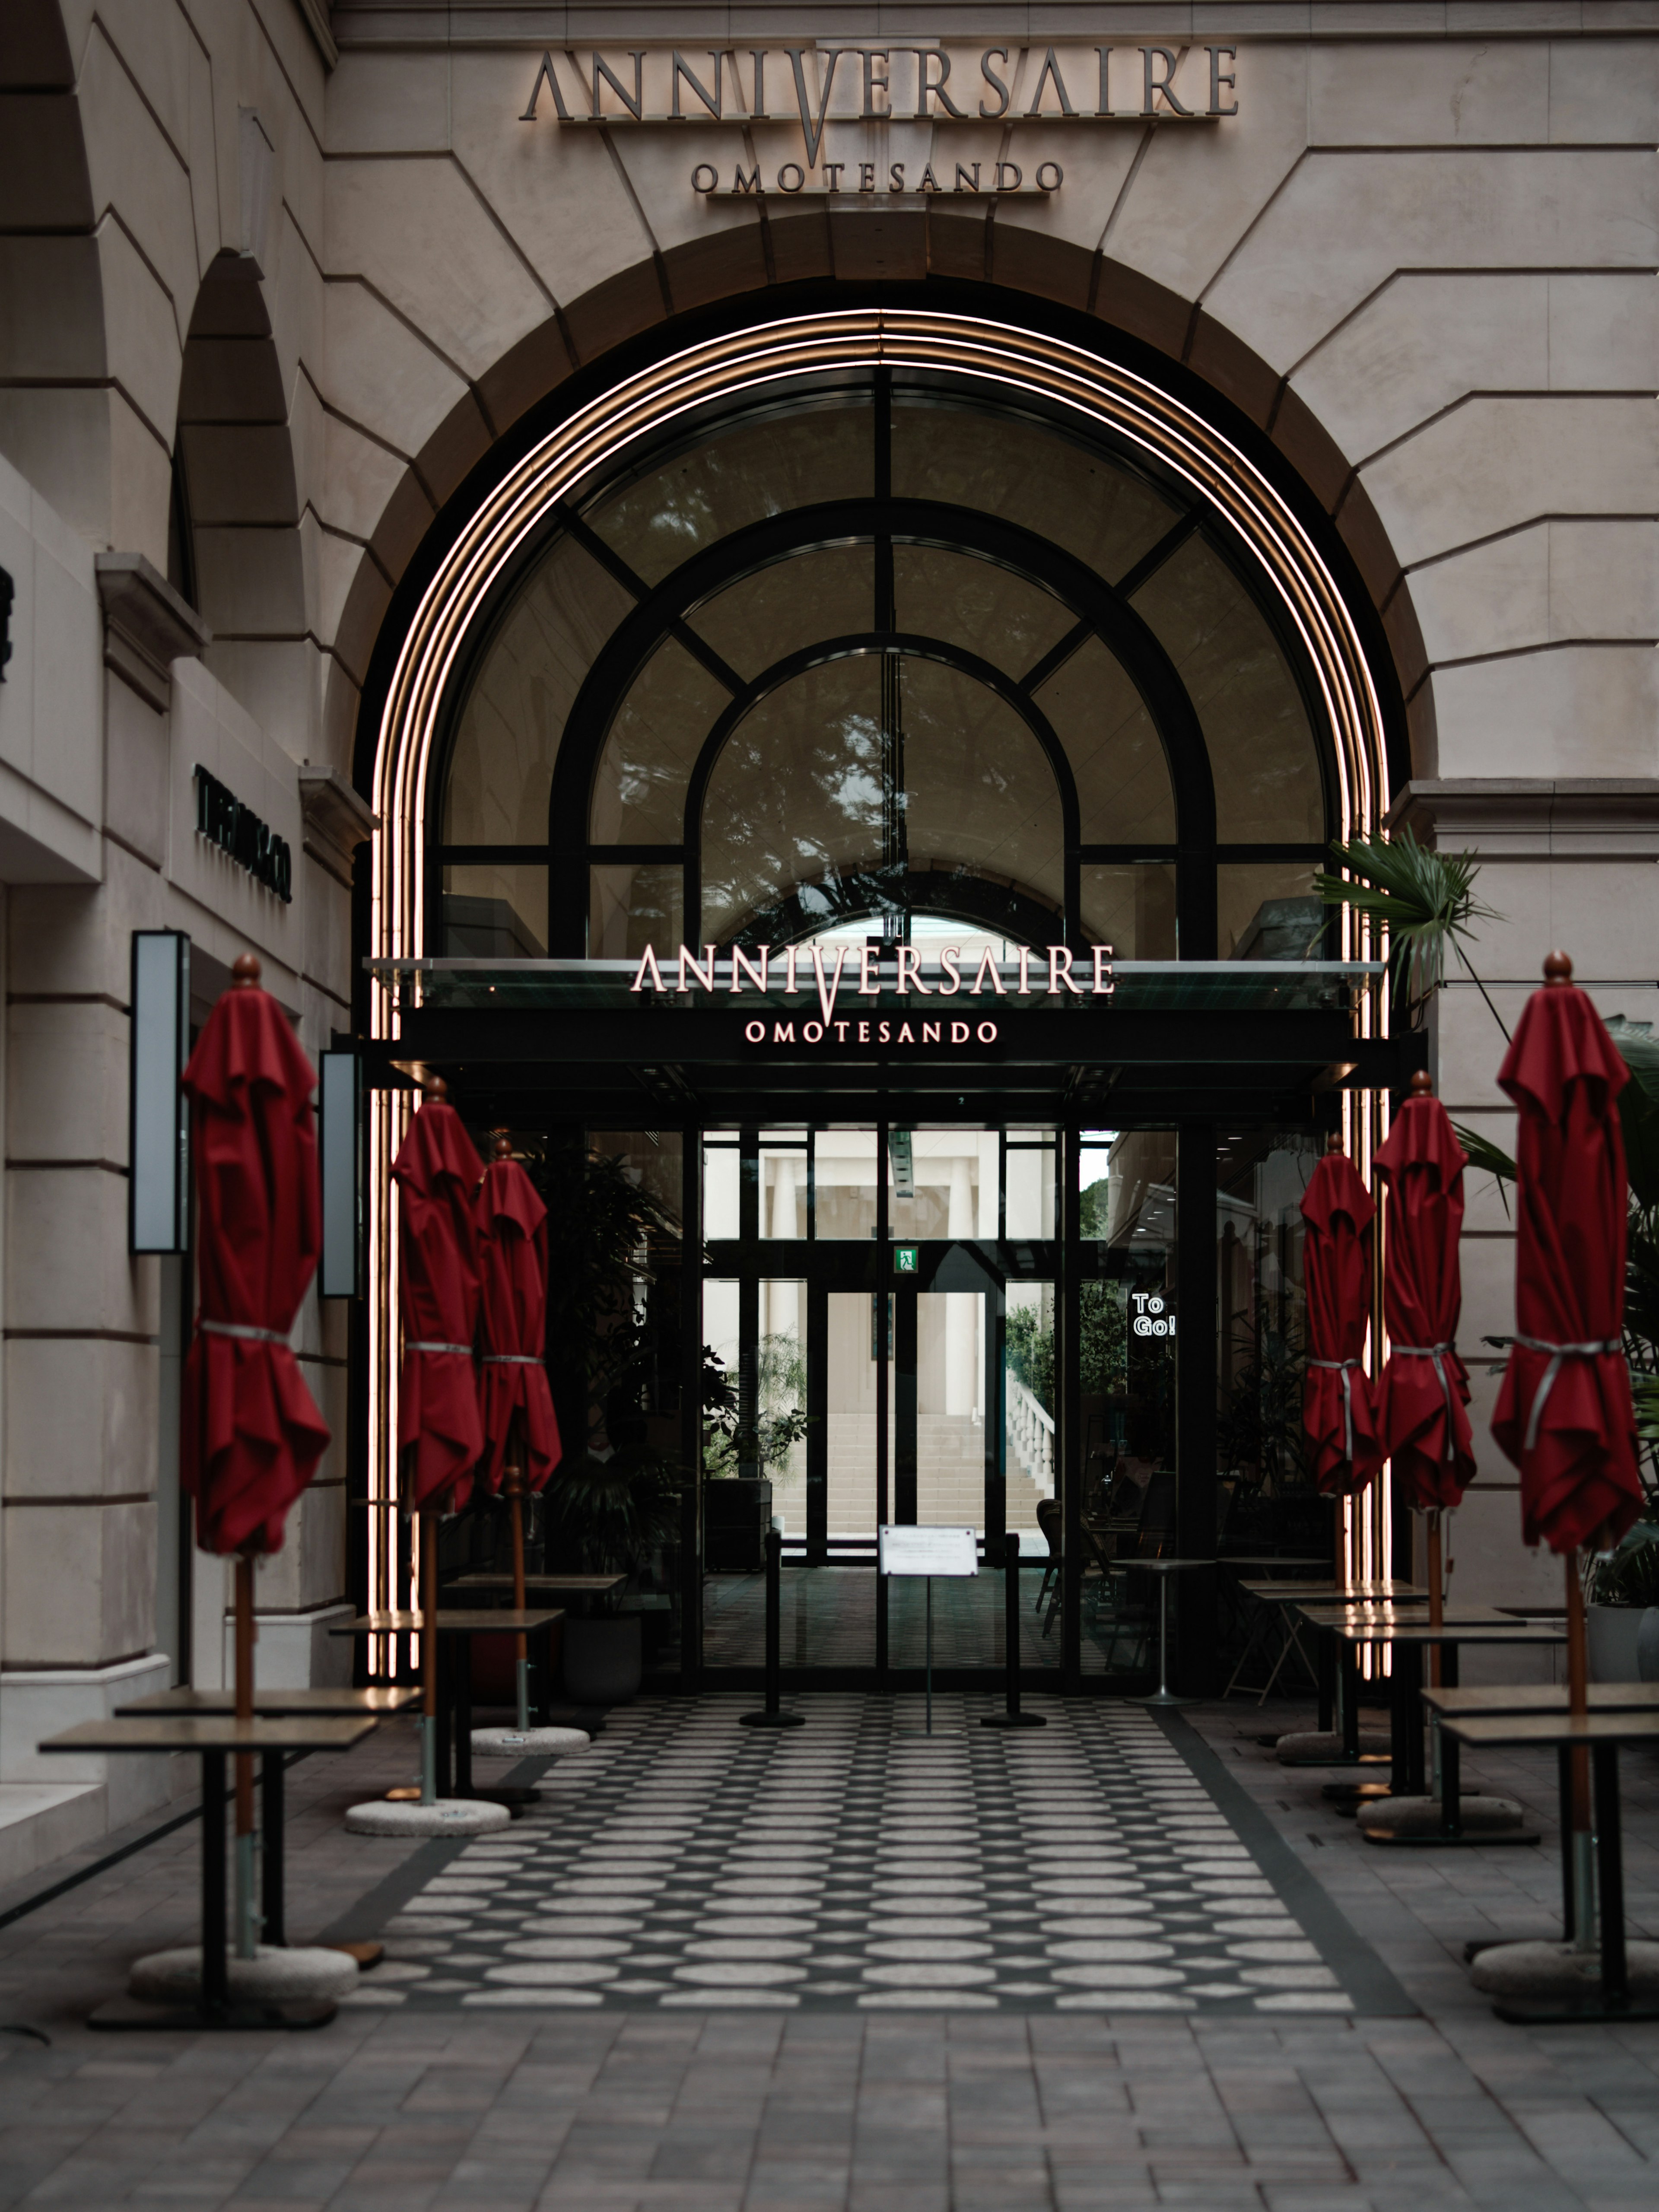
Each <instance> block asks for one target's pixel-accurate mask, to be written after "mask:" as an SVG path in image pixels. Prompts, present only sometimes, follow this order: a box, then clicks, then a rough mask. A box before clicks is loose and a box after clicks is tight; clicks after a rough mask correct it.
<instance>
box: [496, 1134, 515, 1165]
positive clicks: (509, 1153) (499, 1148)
mask: <svg viewBox="0 0 1659 2212" xmlns="http://www.w3.org/2000/svg"><path fill="white" fill-rule="evenodd" d="M512 1157H513V1139H512V1138H511V1137H509V1136H508V1135H507V1132H506V1130H505V1129H497V1130H496V1132H495V1158H497V1159H498V1160H510V1159H511V1158H512Z"/></svg>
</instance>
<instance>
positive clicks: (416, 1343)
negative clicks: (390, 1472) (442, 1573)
mask: <svg viewBox="0 0 1659 2212" xmlns="http://www.w3.org/2000/svg"><path fill="white" fill-rule="evenodd" d="M442 1093H443V1086H442V1085H441V1083H440V1082H434V1083H433V1084H432V1085H429V1086H428V1097H427V1100H426V1103H425V1104H424V1105H423V1106H422V1108H421V1110H420V1111H419V1113H418V1114H416V1116H415V1119H414V1120H413V1121H412V1122H410V1128H409V1134H408V1135H407V1136H406V1137H405V1138H404V1141H403V1145H402V1147H401V1149H400V1150H399V1152H398V1157H397V1158H396V1160H395V1161H394V1162H393V1163H392V1181H393V1182H395V1183H396V1184H397V1186H398V1196H399V1200H400V1206H399V1212H398V1231H399V1234H398V1291H399V1295H400V1297H401V1300H402V1305H403V1322H404V1358H403V1366H402V1368H401V1370H400V1371H399V1379H398V1449H399V1451H400V1452H401V1453H403V1455H404V1505H405V1506H406V1507H407V1508H408V1509H409V1510H410V1511H411V1512H416V1513H425V1512H434V1511H436V1512H459V1510H460V1509H461V1507H462V1506H464V1505H465V1504H466V1501H467V1499H468V1498H470V1497H471V1493H472V1470H473V1469H474V1468H476V1467H477V1464H478V1462H479V1461H480V1460H481V1459H482V1458H483V1449H484V1432H483V1420H482V1419H481V1417H480V1413H479V1408H478V1376H477V1368H476V1367H475V1366H474V1364H473V1356H472V1355H473V1338H474V1336H475V1335H476V1334H477V1326H478V1300H479V1295H480V1292H481V1290H482V1288H483V1268H482V1266H481V1262H480V1256H479V1251H478V1227H477V1220H476V1218H474V1215H473V1211H472V1208H473V1201H474V1199H475V1198H476V1196H477V1188H478V1184H479V1182H480V1180H481V1179H482V1177H483V1161H482V1160H481V1159H480V1158H478V1155H477V1152H475V1151H474V1150H473V1148H472V1139H471V1138H470V1137H469V1136H468V1135H467V1133H466V1130H465V1127H464V1126H463V1124H462V1121H461V1117H460V1115H459V1114H458V1113H457V1112H456V1111H455V1109H454V1108H453V1106H451V1105H449V1104H447V1103H446V1101H445V1099H444V1097H443V1095H442Z"/></svg>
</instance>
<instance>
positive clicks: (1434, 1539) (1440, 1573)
mask: <svg viewBox="0 0 1659 2212" xmlns="http://www.w3.org/2000/svg"><path fill="white" fill-rule="evenodd" d="M1424 1519H1425V1522H1427V1524H1428V1534H1429V1626H1430V1627H1431V1628H1442V1627H1443V1626H1445V1620H1446V1603H1445V1598H1446V1592H1445V1571H1444V1569H1443V1567H1442V1565H1441V1563H1440V1508H1439V1507H1438V1506H1437V1505H1431V1507H1430V1508H1429V1510H1428V1511H1427V1513H1426V1514H1425V1516H1424ZM1429 1682H1430V1685H1431V1687H1432V1688H1434V1689H1438V1688H1439V1687H1440V1646H1439V1645H1438V1644H1430V1646H1429Z"/></svg>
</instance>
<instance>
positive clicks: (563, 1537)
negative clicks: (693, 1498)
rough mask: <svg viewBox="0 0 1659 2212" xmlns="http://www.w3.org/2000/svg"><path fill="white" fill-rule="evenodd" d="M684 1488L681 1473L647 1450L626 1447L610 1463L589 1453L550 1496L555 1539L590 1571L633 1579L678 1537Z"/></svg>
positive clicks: (561, 1474) (562, 1473) (560, 1476)
mask: <svg viewBox="0 0 1659 2212" xmlns="http://www.w3.org/2000/svg"><path fill="white" fill-rule="evenodd" d="M680 1483H681V1473H680V1469H679V1468H678V1467H677V1466H676V1465H675V1464H674V1462H672V1461H671V1460H669V1459H667V1458H665V1456H664V1455H662V1454H661V1453H660V1452H654V1451H653V1450H652V1449H650V1448H649V1446H647V1445H645V1444H623V1445H621V1446H619V1447H618V1448H617V1449H616V1450H615V1451H613V1452H612V1453H611V1454H610V1455H609V1456H608V1457H602V1456H601V1455H599V1454H598V1453H596V1452H593V1451H586V1452H584V1453H583V1454H582V1455H581V1457H580V1459H578V1460H577V1461H576V1462H574V1465H566V1466H563V1467H562V1468H560V1469H559V1471H558V1473H557V1474H555V1476H554V1478H553V1480H552V1481H551V1482H550V1483H549V1485H548V1486H547V1489H546V1491H545V1492H544V1498H545V1513H546V1523H545V1525H546V1528H547V1534H548V1539H549V1541H550V1544H551V1545H552V1546H553V1547H554V1548H555V1550H556V1552H557V1553H558V1555H559V1556H560V1557H561V1558H563V1559H579V1560H580V1562H581V1568H582V1571H583V1572H584V1573H586V1574H595V1575H619V1574H629V1573H631V1572H632V1571H633V1569H634V1568H635V1566H636V1565H638V1564H639V1562H640V1560H641V1559H642V1558H643V1557H644V1556H645V1555H646V1553H648V1552H650V1551H651V1550H652V1549H653V1547H654V1546H656V1545H658V1544H662V1543H665V1542H667V1541H669V1540H670V1539H671V1537H672V1536H673V1535H674V1534H675V1532H676V1530H677V1528H678V1519H679V1492H680Z"/></svg>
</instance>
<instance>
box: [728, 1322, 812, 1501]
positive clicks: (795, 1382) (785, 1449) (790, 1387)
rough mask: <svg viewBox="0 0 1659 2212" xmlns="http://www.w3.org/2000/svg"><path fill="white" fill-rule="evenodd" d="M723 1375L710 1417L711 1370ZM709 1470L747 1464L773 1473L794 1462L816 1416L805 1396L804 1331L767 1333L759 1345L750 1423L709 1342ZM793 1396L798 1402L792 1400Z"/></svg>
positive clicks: (736, 1468) (733, 1468) (733, 1471)
mask: <svg viewBox="0 0 1659 2212" xmlns="http://www.w3.org/2000/svg"><path fill="white" fill-rule="evenodd" d="M711 1366H712V1369H713V1371H714V1376H717V1377H718V1383H717V1389H718V1393H719V1395H718V1401H717V1407H716V1411H715V1413H714V1418H713V1419H709V1417H708V1415H709V1406H710V1393H709V1388H708V1381H709V1373H710V1368H711ZM703 1374H704V1389H703V1411H704V1420H703V1453H702V1468H703V1473H704V1474H706V1475H709V1476H714V1477H718V1476H722V1475H735V1474H738V1471H739V1470H740V1469H741V1468H744V1467H745V1466H751V1467H759V1468H761V1469H762V1471H763V1473H765V1474H771V1473H773V1472H774V1471H775V1470H781V1469H782V1468H786V1467H787V1465H788V1461H789V1455H790V1453H791V1452H792V1451H793V1449H794V1448H795V1446H796V1445H797V1444H798V1443H801V1442H802V1441H803V1440H804V1439H805V1435H806V1432H807V1430H808V1429H809V1428H810V1427H811V1419H810V1418H809V1416H808V1414H807V1413H806V1411H805V1407H803V1406H802V1405H801V1403H800V1401H801V1400H802V1399H803V1398H804V1397H805V1395H806V1358H805V1352H803V1351H802V1349H801V1344H800V1340H799V1337H795V1336H791V1335H789V1334H787V1333H785V1334H780V1335H776V1336H763V1337H762V1338H760V1340H758V1342H757V1344H756V1346H755V1401H756V1407H757V1411H756V1413H755V1417H754V1419H753V1420H752V1421H750V1422H747V1423H745V1422H744V1419H743V1418H742V1414H741V1413H740V1411H739V1405H738V1393H737V1391H736V1390H735V1389H733V1388H732V1381H731V1377H730V1376H729V1375H728V1374H727V1372H726V1367H725V1364H724V1363H723V1362H722V1361H721V1360H720V1358H719V1356H718V1354H716V1353H715V1352H714V1351H712V1350H711V1349H710V1348H709V1347H708V1346H707V1345H705V1346H704V1347H703ZM792 1400H793V1403H789V1402H786V1401H792Z"/></svg>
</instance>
